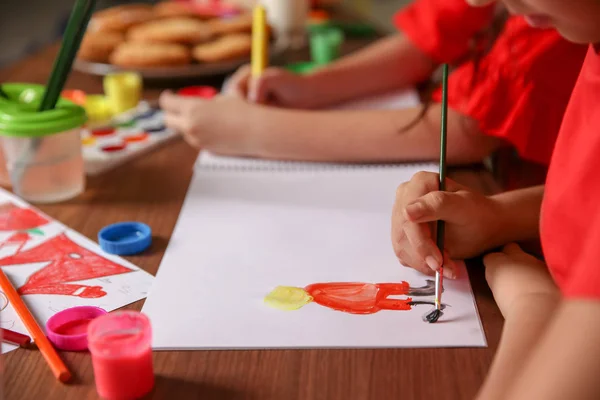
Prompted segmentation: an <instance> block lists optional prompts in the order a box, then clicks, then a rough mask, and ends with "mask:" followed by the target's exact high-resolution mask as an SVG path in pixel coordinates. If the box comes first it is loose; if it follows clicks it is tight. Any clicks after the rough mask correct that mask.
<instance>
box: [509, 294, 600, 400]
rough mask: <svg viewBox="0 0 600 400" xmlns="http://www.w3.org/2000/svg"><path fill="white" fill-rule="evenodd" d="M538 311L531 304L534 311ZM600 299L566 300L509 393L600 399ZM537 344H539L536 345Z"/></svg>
mask: <svg viewBox="0 0 600 400" xmlns="http://www.w3.org/2000/svg"><path fill="white" fill-rule="evenodd" d="M536 312H538V310H537V308H536V307H535V304H531V313H536ZM599 338H600V302H599V301H594V300H587V301H586V300H566V301H562V302H561V304H560V306H559V307H558V308H557V309H556V310H555V311H554V317H553V318H552V321H551V322H550V323H549V324H548V327H547V329H545V332H544V334H543V335H539V336H538V337H537V338H536V339H535V342H534V343H532V347H533V350H532V351H531V352H530V353H531V354H530V356H529V358H528V360H527V362H526V363H525V365H524V367H523V368H522V369H521V371H520V373H519V374H518V375H517V376H516V379H515V382H514V384H513V385H512V386H511V389H510V390H509V391H508V392H507V395H506V396H505V398H506V399H511V400H529V399H544V400H564V399H578V400H587V399H589V400H596V399H598V398H600V379H599V376H598V371H600V339H599ZM534 344H535V346H533V345H534Z"/></svg>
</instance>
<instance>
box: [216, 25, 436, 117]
mask: <svg viewBox="0 0 600 400" xmlns="http://www.w3.org/2000/svg"><path fill="white" fill-rule="evenodd" d="M434 68H435V63H434V62H433V60H432V59H431V58H430V57H429V56H428V55H426V54H425V53H424V52H423V51H421V50H419V49H418V48H417V47H416V46H415V45H414V44H413V43H412V42H411V41H410V39H409V38H408V37H406V36H405V35H403V34H401V33H399V34H396V35H394V36H390V37H388V38H384V39H380V40H379V41H377V42H375V43H374V44H372V45H370V46H368V47H367V48H365V49H362V50H359V51H357V52H354V53H352V54H350V55H347V56H345V57H343V58H341V59H339V60H338V61H336V62H334V63H332V64H329V65H327V66H324V67H321V68H319V69H318V70H315V71H314V72H312V73H310V74H308V75H305V76H298V75H295V74H292V73H290V72H287V71H285V70H283V69H280V68H268V69H267V70H265V71H264V72H263V74H262V75H261V76H260V78H258V79H251V77H250V68H249V67H248V66H245V67H242V68H240V69H239V70H238V71H237V72H236V73H235V74H234V75H233V76H232V78H231V79H230V81H229V82H228V84H227V87H226V88H225V91H226V92H229V93H233V94H236V95H238V96H240V97H242V98H250V99H251V100H252V101H256V102H259V103H264V102H270V103H272V104H274V105H279V106H284V107H290V108H322V107H326V106H329V105H333V104H338V103H341V102H344V101H347V100H351V99H355V98H360V97H364V96H366V95H369V94H374V93H377V92H383V91H390V90H394V89H401V88H406V87H410V86H414V85H416V84H417V83H418V82H421V81H423V80H425V79H427V78H428V77H429V76H430V75H431V73H432V72H433V70H434Z"/></svg>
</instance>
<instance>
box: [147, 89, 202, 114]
mask: <svg viewBox="0 0 600 400" xmlns="http://www.w3.org/2000/svg"><path fill="white" fill-rule="evenodd" d="M203 101H204V100H203V99H200V98H197V97H184V96H177V95H176V94H174V93H173V92H171V91H164V92H162V94H161V95H160V98H159V99H158V104H159V106H160V108H161V109H162V110H164V111H166V112H167V113H171V114H177V115H180V114H186V113H189V112H190V111H191V110H192V109H193V108H194V107H195V106H197V105H198V104H201V103H202V102H203Z"/></svg>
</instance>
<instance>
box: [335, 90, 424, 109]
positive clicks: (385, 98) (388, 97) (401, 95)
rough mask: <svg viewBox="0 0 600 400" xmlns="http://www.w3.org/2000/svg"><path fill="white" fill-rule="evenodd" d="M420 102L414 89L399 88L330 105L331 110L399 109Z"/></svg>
mask: <svg viewBox="0 0 600 400" xmlns="http://www.w3.org/2000/svg"><path fill="white" fill-rule="evenodd" d="M419 104H420V99H419V93H418V92H417V91H416V90H413V89H411V90H401V91H394V92H389V93H383V94H381V95H376V96H369V97H365V98H364V99H359V100H355V101H349V102H347V103H344V104H340V105H338V106H336V107H332V109H333V110H399V109H402V108H409V107H416V106H418V105H419Z"/></svg>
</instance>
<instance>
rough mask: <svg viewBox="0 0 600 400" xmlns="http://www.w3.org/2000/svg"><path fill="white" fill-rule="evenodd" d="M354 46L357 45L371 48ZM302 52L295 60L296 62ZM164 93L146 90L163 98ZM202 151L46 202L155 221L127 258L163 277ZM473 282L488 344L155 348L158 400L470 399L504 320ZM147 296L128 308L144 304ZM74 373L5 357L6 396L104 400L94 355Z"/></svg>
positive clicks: (82, 219)
mask: <svg viewBox="0 0 600 400" xmlns="http://www.w3.org/2000/svg"><path fill="white" fill-rule="evenodd" d="M363 44H364V43H362V42H356V43H353V44H350V46H351V47H356V46H360V45H363ZM56 49H57V46H52V47H50V48H47V49H45V50H43V51H41V52H40V53H39V54H36V55H34V56H32V57H30V58H27V59H25V60H23V61H21V62H19V63H17V64H15V65H14V66H12V67H9V68H7V69H5V70H3V71H0V82H16V81H22V82H38V83H43V82H44V81H45V80H46V78H47V75H48V72H49V70H50V67H51V64H52V60H53V58H54V56H55V54H56ZM299 57H300V56H298V55H296V56H295V57H293V58H296V59H298V58H299ZM67 86H68V87H69V88H79V89H83V90H85V91H87V92H91V93H93V92H96V93H99V92H101V81H100V80H99V79H97V78H92V77H89V76H85V75H82V74H79V73H73V74H72V76H71V78H70V80H69V82H68V84H67ZM159 92H160V91H159V90H158V89H147V90H146V91H145V96H146V97H147V98H156V97H157V95H158V93H159ZM196 155H197V151H195V150H193V149H192V148H190V147H189V146H187V145H186V144H185V143H184V142H183V141H175V142H174V143H172V144H170V145H168V146H165V147H163V148H161V149H159V150H157V151H156V152H154V153H152V154H150V155H147V156H144V157H143V158H140V159H137V160H135V161H133V162H130V163H129V164H127V165H126V166H123V167H121V168H118V169H116V170H114V171H112V172H109V173H107V174H105V175H102V176H100V177H97V178H93V179H90V180H89V182H88V186H87V190H86V192H85V194H84V195H82V196H81V197H79V198H77V199H76V200H73V201H70V202H67V203H62V204H57V205H46V206H42V207H40V208H41V209H42V210H43V211H44V212H46V213H47V214H49V215H51V216H52V217H54V218H56V219H58V220H59V221H61V222H63V223H65V224H66V225H68V226H70V227H71V228H73V229H75V230H77V231H79V232H81V233H82V234H84V235H86V236H88V237H89V238H91V239H93V240H94V239H95V237H96V234H97V232H98V231H99V230H100V229H101V228H102V227H103V226H105V225H107V224H110V223H113V222H118V221H124V220H137V221H143V222H146V223H148V224H149V225H150V226H152V229H153V231H154V234H155V238H154V244H153V246H152V249H151V251H149V252H148V253H146V254H144V255H142V256H137V257H129V258H128V259H129V260H130V261H131V262H133V263H134V264H136V265H138V266H139V267H141V268H143V269H145V270H146V271H148V272H150V273H152V274H155V273H156V271H157V269H158V267H159V264H160V261H161V258H162V256H163V254H164V251H165V249H166V246H167V243H168V241H169V237H170V236H171V233H172V232H173V228H174V226H175V222H176V221H177V217H178V214H179V211H180V209H181V206H182V202H183V200H184V197H185V194H186V190H187V187H188V184H189V182H190V179H191V176H192V165H193V162H194V160H195V158H196ZM452 174H453V177H454V178H455V179H457V180H460V181H462V182H465V183H467V184H469V185H470V186H472V187H475V188H477V189H479V190H481V191H484V192H490V191H493V190H495V185H494V183H493V182H492V181H491V180H490V176H489V174H487V173H485V172H484V171H482V170H481V169H467V170H460V171H459V170H454V171H453V173H452ZM471 279H472V282H473V286H474V291H475V295H476V299H477V306H478V308H479V312H480V314H481V318H482V321H483V327H484V329H485V333H486V336H487V340H488V343H489V347H488V348H483V349H470V348H468V349H390V350H269V351H187V352H155V353H154V363H155V372H156V377H157V381H156V388H155V391H154V393H153V394H152V395H151V396H150V398H156V399H163V398H165V399H166V398H168V399H259V400H268V399H277V400H284V399H285V400H292V399H302V400H304V399H323V400H335V399H344V400H351V399H361V400H362V399H365V400H366V399H381V400H384V399H385V400H387V399H401V400H409V399H444V400H451V399H469V398H472V397H473V395H474V394H475V393H476V391H477V389H478V387H479V386H480V384H481V383H482V381H483V379H484V377H485V374H486V372H487V370H488V368H489V366H490V362H491V360H492V356H493V354H494V352H495V350H496V348H497V344H498V341H499V335H500V332H501V327H502V323H503V322H502V317H501V315H500V312H499V310H498V308H497V307H496V305H495V303H494V301H493V299H492V296H491V293H490V291H489V289H487V286H486V284H485V279H484V277H483V273H482V268H481V265H480V264H478V263H474V265H473V268H471ZM142 304H143V303H142V302H141V301H140V302H137V303H135V304H132V305H131V306H129V308H132V309H137V310H139V309H140V308H141V306H142ZM63 357H64V359H65V361H66V363H67V364H68V366H69V367H70V368H71V370H72V371H73V373H74V374H75V376H76V379H75V380H74V382H73V383H72V384H69V385H63V384H60V383H58V382H57V381H56V380H55V379H54V378H53V377H52V375H51V373H50V371H49V369H48V367H47V365H46V363H45V362H44V360H43V358H42V356H41V355H40V353H39V352H38V351H28V350H22V349H18V350H16V351H14V352H11V353H9V354H7V355H4V356H2V361H3V363H4V389H5V396H6V397H5V398H6V399H61V400H67V399H77V400H79V399H87V398H96V397H97V395H96V392H95V387H94V377H93V372H92V365H91V360H90V356H89V355H88V354H87V353H63Z"/></svg>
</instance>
